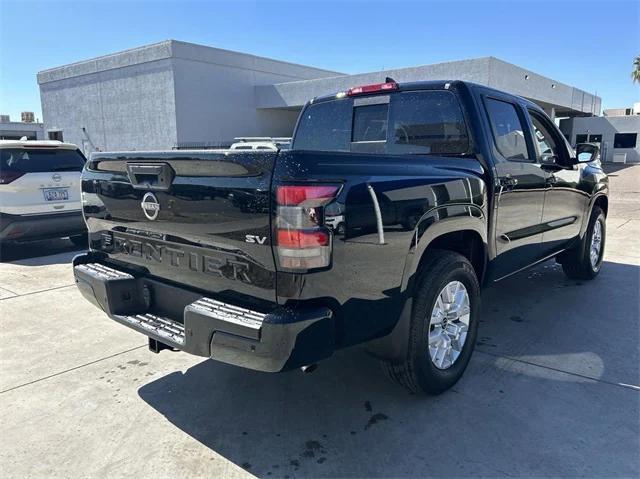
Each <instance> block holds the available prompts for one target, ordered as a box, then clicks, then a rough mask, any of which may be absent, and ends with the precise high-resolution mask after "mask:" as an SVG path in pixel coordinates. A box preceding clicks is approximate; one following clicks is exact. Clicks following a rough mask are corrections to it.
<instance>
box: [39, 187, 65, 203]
mask: <svg viewBox="0 0 640 479" xmlns="http://www.w3.org/2000/svg"><path fill="white" fill-rule="evenodd" d="M43 191H44V199H45V201H65V200H68V199H69V190H68V189H67V188H45V189H44V190H43Z"/></svg>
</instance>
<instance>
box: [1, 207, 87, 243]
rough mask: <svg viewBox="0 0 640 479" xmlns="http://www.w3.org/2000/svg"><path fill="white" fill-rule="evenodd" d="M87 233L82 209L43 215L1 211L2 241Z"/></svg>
mask: <svg viewBox="0 0 640 479" xmlns="http://www.w3.org/2000/svg"><path fill="white" fill-rule="evenodd" d="M86 233H87V226H86V225H85V222H84V218H83V217H82V211H80V210H78V211H71V212H68V213H51V214H41V215H8V214H6V213H0V241H27V240H38V239H48V238H61V237H63V236H75V235H80V234H86Z"/></svg>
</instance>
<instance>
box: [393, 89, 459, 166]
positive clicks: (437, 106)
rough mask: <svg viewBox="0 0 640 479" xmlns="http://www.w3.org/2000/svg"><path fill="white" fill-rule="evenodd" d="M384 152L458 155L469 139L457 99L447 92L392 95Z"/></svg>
mask: <svg viewBox="0 0 640 479" xmlns="http://www.w3.org/2000/svg"><path fill="white" fill-rule="evenodd" d="M389 123H390V124H391V125H392V128H391V131H390V133H391V134H390V139H389V144H388V145H387V151H388V152H389V153H392V154H407V153H408V154H418V153H422V154H441V155H442V154H445V155H446V154H461V153H466V152H467V150H468V149H469V137H468V134H467V128H466V126H465V123H464V117H463V116H462V110H461V109H460V104H459V103H458V99H457V98H456V96H455V95H454V94H453V93H451V92H448V91H423V92H407V93H401V94H399V95H393V97H392V101H391V106H390V112H389Z"/></svg>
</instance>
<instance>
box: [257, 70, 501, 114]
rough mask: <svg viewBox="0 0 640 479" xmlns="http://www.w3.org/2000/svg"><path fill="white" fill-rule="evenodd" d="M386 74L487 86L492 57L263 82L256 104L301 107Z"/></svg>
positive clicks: (402, 79) (403, 79) (404, 79)
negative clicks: (459, 81) (271, 82)
mask: <svg viewBox="0 0 640 479" xmlns="http://www.w3.org/2000/svg"><path fill="white" fill-rule="evenodd" d="M386 77H391V78H393V79H394V80H395V81H397V82H400V83H402V82H411V81H416V80H448V79H456V80H467V81H472V82H476V83H482V84H485V85H486V84H487V83H488V81H489V59H488V58H479V59H475V60H463V61H458V62H447V63H437V64H435V65H424V66H419V67H412V68H400V69H396V70H384V71H379V72H373V73H361V74H357V75H341V76H335V77H330V78H322V79H315V80H306V81H297V82H287V83H279V84H276V85H261V86H257V87H256V104H255V105H256V107H258V108H265V109H268V108H284V107H301V106H303V105H304V104H305V103H306V102H307V101H309V100H310V99H311V98H314V97H316V96H322V95H328V94H331V93H336V92H339V91H346V90H348V89H349V88H351V87H352V86H356V85H367V84H371V83H381V82H383V81H384V80H385V78H386Z"/></svg>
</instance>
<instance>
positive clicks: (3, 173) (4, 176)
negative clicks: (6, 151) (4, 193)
mask: <svg viewBox="0 0 640 479" xmlns="http://www.w3.org/2000/svg"><path fill="white" fill-rule="evenodd" d="M22 175H24V171H12V170H0V185H8V184H9V183H11V182H12V181H14V180H17V179H18V178H20V177H21V176H22Z"/></svg>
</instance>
